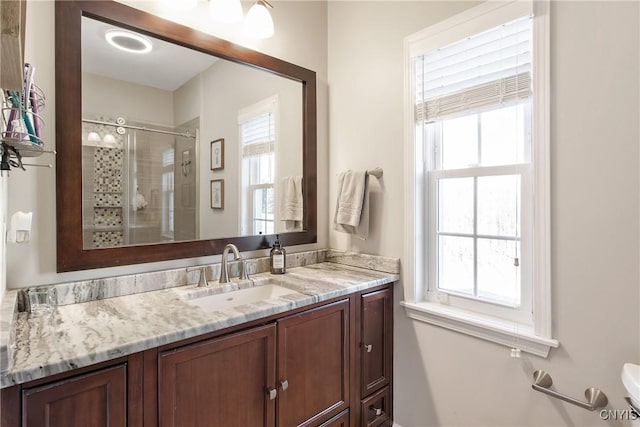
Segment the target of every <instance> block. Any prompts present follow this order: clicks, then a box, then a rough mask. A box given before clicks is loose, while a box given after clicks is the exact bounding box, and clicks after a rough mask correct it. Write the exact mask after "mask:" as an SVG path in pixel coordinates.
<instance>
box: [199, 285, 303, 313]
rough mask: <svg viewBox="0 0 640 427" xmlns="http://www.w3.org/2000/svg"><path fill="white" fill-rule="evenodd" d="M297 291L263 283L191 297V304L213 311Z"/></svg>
mask: <svg viewBox="0 0 640 427" xmlns="http://www.w3.org/2000/svg"><path fill="white" fill-rule="evenodd" d="M295 293H296V291H292V290H291V289H288V288H285V287H283V286H278V285H262V286H255V287H252V288H246V289H239V290H237V291H229V292H224V293H221V294H215V295H207V296H202V297H195V298H193V299H189V302H190V303H191V304H195V305H197V306H199V307H200V308H202V309H204V310H207V311H213V310H219V309H222V308H229V307H235V306H237V305H243V304H251V303H255V302H258V301H264V300H268V299H273V298H279V297H281V296H283V295H289V294H295Z"/></svg>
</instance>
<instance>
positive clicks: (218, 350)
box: [2, 262, 398, 427]
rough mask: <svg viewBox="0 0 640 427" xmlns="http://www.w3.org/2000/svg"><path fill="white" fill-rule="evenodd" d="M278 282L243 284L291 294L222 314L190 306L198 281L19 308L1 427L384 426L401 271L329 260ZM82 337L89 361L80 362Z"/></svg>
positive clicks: (263, 278) (262, 277)
mask: <svg viewBox="0 0 640 427" xmlns="http://www.w3.org/2000/svg"><path fill="white" fill-rule="evenodd" d="M274 277H275V276H271V275H269V274H258V275H256V276H255V279H254V281H253V283H251V284H249V286H255V287H259V286H269V284H271V285H273V283H275V282H276V281H277V282H278V285H279V286H283V287H286V288H288V289H291V291H292V292H291V294H288V295H282V296H277V297H275V298H267V299H265V300H262V301H258V302H254V303H248V304H242V305H240V306H232V307H226V308H222V309H218V310H216V309H212V310H207V309H205V308H202V307H200V306H197V305H195V304H193V303H192V302H190V300H192V299H194V298H199V297H200V295H205V297H206V295H207V294H210V293H211V292H213V291H214V290H215V289H204V290H203V289H202V288H196V287H195V286H193V285H190V286H181V287H178V288H171V289H164V290H159V291H153V292H146V293H142V294H133V295H128V296H123V297H119V298H111V299H105V300H99V301H92V302H86V303H81V304H71V305H68V306H61V307H58V308H57V309H56V312H54V313H53V314H52V315H51V317H50V318H49V319H48V320H47V319H45V318H32V317H30V315H29V314H27V313H21V314H20V315H19V316H18V318H17V320H16V327H17V328H23V329H32V330H30V331H24V330H23V331H22V332H17V334H16V338H15V339H16V343H15V344H16V346H15V350H14V351H15V353H14V355H13V357H12V362H13V363H12V364H13V366H12V367H10V369H9V372H7V373H5V374H4V375H3V377H2V378H3V385H7V383H10V382H14V383H18V384H15V385H13V386H9V387H6V388H4V389H2V408H3V411H2V427H14V426H15V427H17V426H19V425H21V426H45V425H46V426H68V425H82V426H86V425H109V426H203V425H246V426H257V425H264V426H276V425H277V426H294V425H304V426H311V425H314V426H320V425H322V426H377V425H390V423H391V419H392V412H391V411H392V400H391V399H392V392H391V390H392V377H393V374H392V360H393V320H392V319H393V313H392V311H393V283H394V282H395V281H396V280H397V279H398V276H397V275H396V274H390V273H383V272H378V271H372V270H367V269H364V268H357V267H352V266H345V265H338V264H335V263H326V262H325V263H318V264H313V265H309V266H305V267H297V268H292V269H291V270H290V272H289V273H287V274H286V275H284V276H280V277H278V278H274ZM239 286H244V285H243V284H240V285H239ZM224 295H229V296H232V295H234V293H233V291H231V292H229V293H225V294H224ZM144 301H146V303H145V302H144ZM136 306H137V307H138V309H139V310H138V311H136V310H131V308H132V307H136ZM185 311H186V312H185ZM79 313H82V314H83V315H85V318H84V319H82V320H81V321H76V322H72V319H71V316H74V315H77V314H79ZM88 316H93V318H91V319H88V318H87V317H88ZM145 319H146V322H145ZM161 319H165V320H164V322H165V323H164V324H162V323H159V322H160V321H161ZM74 323H75V326H74ZM125 323H127V324H130V327H129V329H127V328H124V329H123V328H120V327H118V326H119V325H121V324H125ZM100 324H103V325H105V329H107V330H105V331H104V334H101V335H100V336H95V337H91V331H92V330H93V329H94V328H96V327H99V325H100ZM108 325H112V326H113V329H111V327H110V326H108ZM61 328H65V329H64V330H63V329H61ZM67 328H70V329H67ZM73 328H75V330H74V329H73ZM136 329H137V330H138V331H137V332H135V330H136ZM205 331H206V332H205ZM201 332H202V333H201ZM82 334H85V335H87V337H86V340H87V341H88V342H86V343H85V346H84V347H85V348H83V349H81V350H80V353H83V351H84V350H85V349H87V348H89V347H91V348H93V351H94V353H92V354H89V353H85V354H77V355H72V354H71V353H73V351H74V348H73V347H82V346H79V345H77V344H79V343H77V342H76V340H75V339H74V338H73V337H72V336H74V335H75V336H76V338H79V336H80V335H82ZM36 335H37V336H39V337H40V339H41V340H42V342H37V341H35V342H34V340H37V338H35V337H36ZM107 337H108V338H107ZM21 339H29V340H32V341H30V342H28V343H27V342H21V341H20V340H21ZM94 340H95V342H93V341H94ZM73 342H76V345H71V344H70V343H73ZM154 343H155V344H157V345H155V344H154ZM138 346H143V347H144V346H148V348H145V349H143V350H141V351H134V352H131V353H130V354H124V355H123V353H126V352H127V351H128V349H134V348H137V347H138ZM44 348H46V349H48V350H49V351H50V352H51V354H50V355H49V356H46V355H45V354H44V351H43V350H42V349H44ZM75 350H78V348H76V349H75ZM62 354H68V355H69V357H68V359H66V360H63V357H62V356H61V355H62ZM91 360H96V361H100V362H99V363H90V361H91ZM47 361H50V362H47ZM34 362H35V365H34ZM40 362H43V363H45V364H46V363H49V365H48V366H39V365H42V363H40ZM83 365H86V366H83ZM74 366H77V367H75V368H74ZM54 372H58V373H54ZM38 376H42V378H38V379H33V380H28V378H36V377H38ZM23 381H24V382H23Z"/></svg>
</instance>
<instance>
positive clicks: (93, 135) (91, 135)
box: [87, 132, 101, 142]
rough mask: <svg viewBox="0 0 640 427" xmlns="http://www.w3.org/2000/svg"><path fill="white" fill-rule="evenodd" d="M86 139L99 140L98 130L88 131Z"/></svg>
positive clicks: (90, 140)
mask: <svg viewBox="0 0 640 427" xmlns="http://www.w3.org/2000/svg"><path fill="white" fill-rule="evenodd" d="M87 141H89V142H100V141H101V139H100V135H98V132H89V134H88V135H87Z"/></svg>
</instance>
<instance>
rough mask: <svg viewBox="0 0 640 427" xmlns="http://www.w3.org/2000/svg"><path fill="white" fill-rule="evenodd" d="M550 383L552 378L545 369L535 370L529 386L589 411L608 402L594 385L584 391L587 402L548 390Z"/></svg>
mask: <svg viewBox="0 0 640 427" xmlns="http://www.w3.org/2000/svg"><path fill="white" fill-rule="evenodd" d="M552 384H553V380H552V379H551V375H549V374H548V373H546V372H545V371H543V370H537V371H535V372H534V373H533V384H532V385H531V388H533V389H534V390H536V391H539V392H542V393H544V394H548V395H549V396H552V397H555V398H557V399H560V400H564V401H565V402H568V403H571V404H572V405H576V406H579V407H581V408H584V409H588V410H589V411H595V410H596V409H600V408H604V407H605V406H607V403H609V399H607V395H606V394H604V392H602V390H600V389H597V388H595V387H589V388H588V389H586V390H585V391H584V397H586V398H587V402H582V401H580V400H578V399H574V398H573V397H569V396H567V395H564V394H562V393H558V392H557V391H554V390H549V387H551V385H552Z"/></svg>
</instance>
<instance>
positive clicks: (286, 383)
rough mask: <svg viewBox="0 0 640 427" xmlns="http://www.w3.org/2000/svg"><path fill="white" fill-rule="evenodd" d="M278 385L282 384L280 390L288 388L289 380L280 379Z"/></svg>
mask: <svg viewBox="0 0 640 427" xmlns="http://www.w3.org/2000/svg"><path fill="white" fill-rule="evenodd" d="M280 385H281V386H282V391H285V390H286V389H288V388H289V381H287V380H284V381H280Z"/></svg>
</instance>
